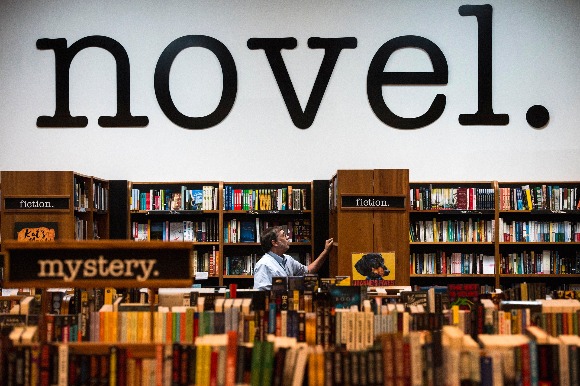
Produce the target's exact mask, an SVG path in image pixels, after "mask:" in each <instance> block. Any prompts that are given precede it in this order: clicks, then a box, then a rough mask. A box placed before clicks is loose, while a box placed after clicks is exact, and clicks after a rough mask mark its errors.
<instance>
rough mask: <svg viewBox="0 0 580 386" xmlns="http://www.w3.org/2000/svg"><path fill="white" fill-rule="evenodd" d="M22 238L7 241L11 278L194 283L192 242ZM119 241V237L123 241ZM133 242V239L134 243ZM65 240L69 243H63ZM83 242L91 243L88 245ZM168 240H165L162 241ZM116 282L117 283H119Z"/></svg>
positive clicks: (8, 275)
mask: <svg viewBox="0 0 580 386" xmlns="http://www.w3.org/2000/svg"><path fill="white" fill-rule="evenodd" d="M89 243H90V242H86V243H77V244H76V245H75V243H69V244H68V245H67V244H66V243H60V245H59V243H42V245H39V244H41V243H32V242H28V243H17V244H21V245H17V246H16V247H14V246H10V245H14V244H10V245H8V246H7V252H8V253H6V256H5V262H7V263H8V264H7V266H8V267H9V269H7V270H6V271H5V276H6V277H5V279H6V281H7V282H10V283H12V284H16V283H19V282H35V283H37V285H38V286H40V287H43V286H44V284H43V283H54V282H60V283H62V285H65V286H71V287H76V286H82V285H83V283H86V282H92V283H102V284H103V286H104V285H108V284H115V285H119V286H128V285H130V286H143V285H145V283H152V282H153V283H154V282H156V281H157V282H159V281H172V282H175V283H178V284H179V283H180V282H182V281H183V282H189V284H191V282H192V279H191V274H190V269H191V245H189V244H187V243H184V244H183V247H179V246H177V245H176V246H173V245H171V246H169V245H167V246H165V243H155V244H156V245H155V244H150V243H147V244H149V245H136V244H138V243H135V242H132V241H127V242H122V243H125V245H123V246H121V247H118V246H115V245H114V243H112V242H106V243H101V244H102V245H99V244H97V242H94V243H93V244H89ZM117 243H119V242H117ZM128 243H132V245H131V244H128ZM63 244H65V245H63ZM83 244H85V245H84V246H83ZM161 244H163V245H161ZM115 285H112V286H115Z"/></svg>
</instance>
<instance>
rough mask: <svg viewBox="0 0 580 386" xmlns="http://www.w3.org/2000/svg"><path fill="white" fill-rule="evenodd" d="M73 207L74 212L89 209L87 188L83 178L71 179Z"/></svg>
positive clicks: (75, 177)
mask: <svg viewBox="0 0 580 386" xmlns="http://www.w3.org/2000/svg"><path fill="white" fill-rule="evenodd" d="M73 206H74V208H75V209H76V210H83V209H85V210H86V209H89V207H90V203H89V186H87V183H86V181H85V179H84V178H82V177H77V176H74V178H73Z"/></svg>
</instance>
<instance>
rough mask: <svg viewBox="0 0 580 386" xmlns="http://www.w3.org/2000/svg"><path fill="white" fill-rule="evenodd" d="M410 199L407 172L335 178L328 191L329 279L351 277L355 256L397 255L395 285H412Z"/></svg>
mask: <svg viewBox="0 0 580 386" xmlns="http://www.w3.org/2000/svg"><path fill="white" fill-rule="evenodd" d="M408 194H409V171H408V170H407V169H375V170H338V171H337V172H336V174H335V175H334V176H333V177H332V178H331V180H330V187H329V210H330V212H329V233H330V236H331V237H333V238H334V242H335V248H333V250H332V253H331V257H330V276H337V275H339V276H352V275H353V263H352V255H353V253H367V252H379V253H380V252H394V253H395V267H394V269H395V284H396V285H408V284H409V263H408V259H409V242H408V240H409V235H408V230H409V211H408V209H407V207H408V203H407V200H408ZM388 268H389V270H391V271H393V267H388Z"/></svg>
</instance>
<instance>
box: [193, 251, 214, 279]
mask: <svg viewBox="0 0 580 386" xmlns="http://www.w3.org/2000/svg"><path fill="white" fill-rule="evenodd" d="M220 264H221V263H220V251H218V250H217V249H216V247H215V246H212V248H211V250H208V251H198V250H197V249H194V250H193V258H192V267H191V269H192V272H193V273H194V275H195V274H196V273H198V272H207V274H208V275H209V276H217V275H218V273H219V271H218V267H220Z"/></svg>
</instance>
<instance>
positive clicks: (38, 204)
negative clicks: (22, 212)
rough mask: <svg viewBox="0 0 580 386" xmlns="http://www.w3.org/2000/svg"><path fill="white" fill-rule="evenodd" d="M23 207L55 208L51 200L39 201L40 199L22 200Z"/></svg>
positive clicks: (21, 205)
mask: <svg viewBox="0 0 580 386" xmlns="http://www.w3.org/2000/svg"><path fill="white" fill-rule="evenodd" d="M20 207H21V208H53V206H52V203H51V202H50V201H38V200H32V201H28V200H20Z"/></svg>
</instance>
